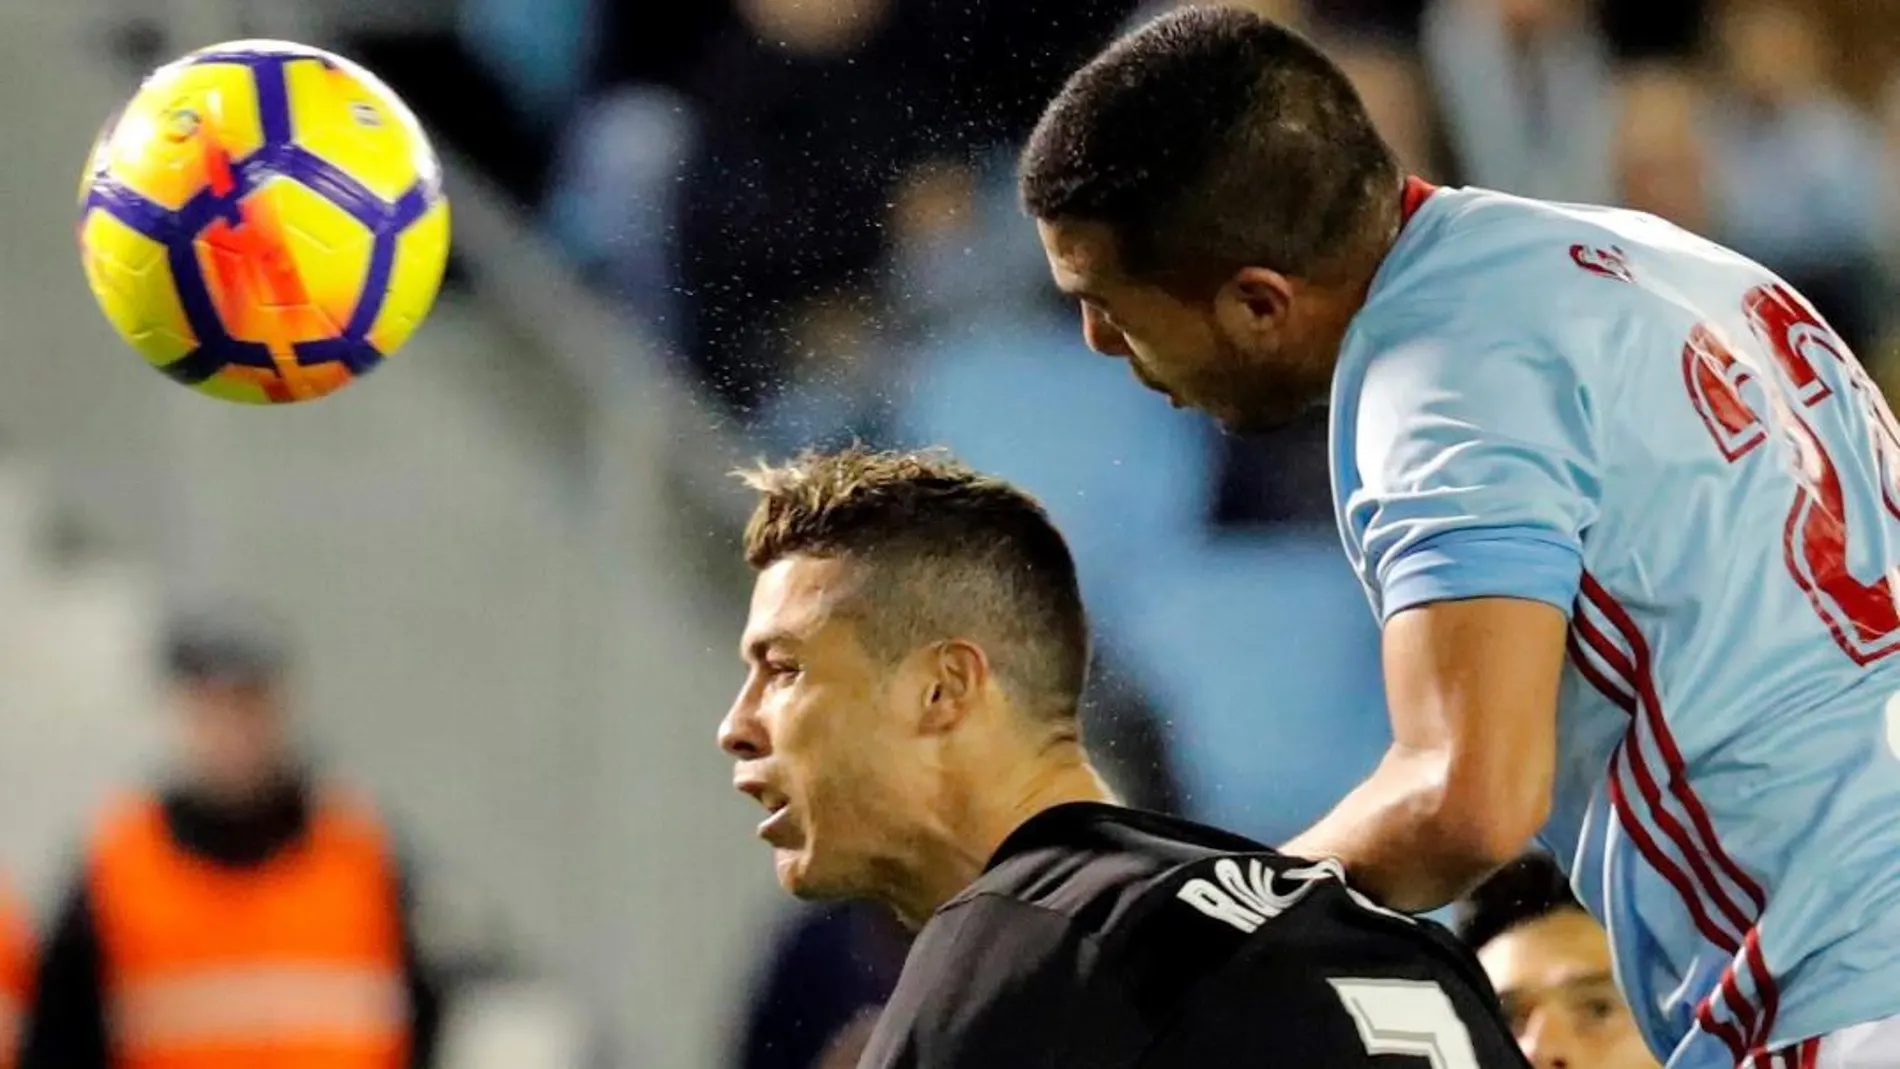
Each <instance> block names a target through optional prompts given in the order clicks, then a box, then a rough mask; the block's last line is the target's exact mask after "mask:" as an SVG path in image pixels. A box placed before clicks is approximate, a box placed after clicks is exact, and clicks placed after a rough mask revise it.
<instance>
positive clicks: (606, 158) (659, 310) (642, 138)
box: [542, 85, 696, 349]
mask: <svg viewBox="0 0 1900 1069" xmlns="http://www.w3.org/2000/svg"><path fill="white" fill-rule="evenodd" d="M695 132H696V125H695V120H694V113H693V111H692V110H691V107H690V105H689V104H688V102H687V101H686V100H685V98H683V97H681V96H680V95H679V94H677V93H675V92H673V91H671V90H668V89H664V88H661V87H658V86H646V85H641V86H627V87H624V88H620V89H615V90H613V91H610V92H608V93H605V94H602V95H601V96H598V97H596V98H594V99H592V100H590V101H588V102H587V103H586V104H585V105H583V106H581V107H580V108H579V109H578V110H577V112H576V113H575V114H574V116H573V118H572V120H571V121H570V122H569V123H568V124H567V127H566V129H565V130H564V131H563V132H562V134H561V138H560V143H559V145H558V146H557V147H556V149H555V153H554V158H553V161H552V163H551V166H550V172H551V173H550V174H549V177H548V192H547V199H546V200H545V201H544V203H543V205H542V215H543V218H544V222H545V224H546V226H547V229H548V232H549V233H550V234H551V235H552V236H553V238H554V240H555V241H556V242H558V243H559V244H560V245H561V246H562V248H563V249H564V250H565V251H566V252H567V254H568V256H569V257H570V258H572V260H573V261H574V263H575V266H577V267H578V268H579V269H580V270H581V272H582V274H583V275H584V276H585V277H586V278H587V280H588V281H589V282H590V283H591V284H592V285H594V286H596V287H598V288H599V289H601V290H604V291H605V292H606V293H608V294H609V295H611V296H613V297H614V298H615V299H617V300H618V301H620V302H621V303H622V305H623V306H625V308H626V309H627V311H628V313H629V314H631V315H633V316H634V317H635V318H636V319H638V320H639V321H640V322H641V323H642V324H643V325H644V326H645V327H646V329H647V330H648V331H649V332H650V334H651V335H652V337H653V338H654V340H655V341H656V342H659V343H661V344H664V345H666V346H667V347H668V348H669V349H675V348H677V347H678V346H679V345H680V344H681V342H682V341H683V336H682V333H681V325H680V323H679V308H678V298H677V295H676V292H675V291H676V290H677V288H678V287H677V286H676V285H675V280H674V256H675V251H676V250H675V246H674V242H673V237H674V234H673V230H674V226H673V223H674V219H675V218H676V217H677V215H678V213H679V205H680V188H681V187H680V177H681V171H682V168H683V167H684V166H685V162H686V159H687V156H688V155H689V153H690V151H691V147H692V144H693V137H694V135H695Z"/></svg>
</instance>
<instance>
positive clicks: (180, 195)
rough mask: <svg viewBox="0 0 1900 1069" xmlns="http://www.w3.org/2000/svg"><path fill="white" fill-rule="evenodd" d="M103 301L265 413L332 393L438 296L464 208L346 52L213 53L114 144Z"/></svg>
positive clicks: (181, 377) (411, 125)
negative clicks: (453, 227) (452, 216)
mask: <svg viewBox="0 0 1900 1069" xmlns="http://www.w3.org/2000/svg"><path fill="white" fill-rule="evenodd" d="M79 249H80V254H81V259H82V260H83V262H84V265H85V269H86V281H87V283H88V284H89V285H90V286H91V288H92V293H93V296H94V297H96V298H97V299H98V301H99V309H100V310H101V311H102V312H104V313H105V316H106V319H107V320H109V321H110V322H111V323H112V326H113V327H114V328H115V329H116V330H117V331H118V332H119V334H120V336H121V337H123V338H124V339H125V340H126V341H127V342H128V343H130V344H131V346H132V347H133V348H134V349H136V350H138V352H139V353H140V354H141V355H142V356H144V357H145V359H146V360H147V361H149V362H150V363H151V364H152V366H153V367H156V368H157V369H158V370H159V371H161V372H163V373H164V374H165V375H166V376H167V377H169V378H170V379H172V380H173V381H174V382H180V383H183V384H185V385H187V386H190V387H192V388H194V389H197V390H200V391H202V392H204V393H206V394H209V395H211V396H213V397H218V398H222V399H224V400H227V401H241V402H248V403H253V404H275V403H283V402H290V401H306V400H310V399H313V398H317V397H322V396H324V395H326V394H329V393H333V392H335V391H336V390H338V389H341V388H342V387H343V386H345V385H347V384H349V383H350V382H352V381H354V380H355V379H356V378H357V376H359V375H362V374H364V373H366V372H368V371H369V370H371V369H372V368H374V367H376V365H377V364H379V363H381V362H382V360H383V358H384V357H386V356H389V355H391V354H392V353H394V352H395V351H396V350H397V349H399V348H401V346H402V344H403V343H404V342H405V341H407V340H408V339H409V336H410V335H411V334H412V333H414V331H415V329H416V327H417V326H418V325H420V324H421V322H422V320H423V318H424V317H425V316H426V315H427V314H428V312H429V307H430V306H431V305H432V304H433V303H434V302H435V295H436V290H437V288H438V287H439V286H440V285H441V282H442V270H443V267H444V265H445V264H446V263H447V260H448V251H449V204H448V201H447V199H446V198H444V196H443V195H442V173H441V166H440V164H439V163H438V162H437V160H436V156H435V150H434V149H433V148H431V147H430V145H429V140H428V138H427V136H425V135H424V133H423V131H422V127H421V125H420V124H418V123H417V122H416V118H415V116H414V115H413V114H411V113H410V111H409V109H408V107H407V106H405V105H404V104H403V102H402V101H401V100H400V99H398V98H397V96H396V94H394V93H393V92H391V91H390V90H389V87H388V86H385V85H384V84H383V83H382V82H381V81H379V80H378V79H377V78H376V77H375V76H374V75H372V74H370V73H369V72H368V71H366V70H364V69H363V68H361V67H359V66H357V65H356V64H354V63H351V62H350V61H348V60H346V59H343V58H342V57H340V56H335V55H332V54H330V53H328V52H325V51H322V50H321V49H316V48H309V47H306V46H304V45H298V44H291V43H288V42H284V41H232V42H229V43H227V44H221V45H213V46H211V47H210V48H205V49H200V50H199V51H197V52H193V53H191V54H190V55H188V56H185V57H184V58H183V59H180V60H177V61H176V62H173V63H170V64H167V65H166V66H164V67H161V68H159V69H158V70H157V71H155V72H153V74H152V75H151V76H150V77H149V78H147V79H146V80H145V82H144V84H143V85H141V86H140V87H139V91H138V94H137V95H136V96H134V97H133V98H132V99H131V101H130V102H129V103H127V104H126V105H125V107H124V108H123V109H121V110H120V112H119V113H118V114H117V115H116V116H115V117H114V118H113V119H112V120H111V121H109V122H108V123H107V124H106V126H105V129H104V130H103V131H102V132H101V133H100V135H99V140H98V142H97V143H96V144H95V146H94V147H93V151H92V154H91V157H90V158H89V159H88V161H87V163H86V169H85V174H84V176H83V177H82V179H81V181H80V191H79Z"/></svg>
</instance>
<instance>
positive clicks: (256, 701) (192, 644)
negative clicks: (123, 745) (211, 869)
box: [165, 613, 295, 804]
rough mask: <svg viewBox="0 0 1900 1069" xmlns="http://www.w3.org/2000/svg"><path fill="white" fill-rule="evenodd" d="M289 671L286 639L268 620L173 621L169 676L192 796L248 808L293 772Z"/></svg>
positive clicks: (226, 616) (229, 616)
mask: <svg viewBox="0 0 1900 1069" xmlns="http://www.w3.org/2000/svg"><path fill="white" fill-rule="evenodd" d="M288 669H289V655H288V651H287V649H286V648H285V644H284V639H283V637H282V635H281V634H279V633H278V632H277V631H276V630H275V629H274V628H273V627H272V625H271V624H269V623H267V622H265V621H264V620H262V619H256V618H251V617H247V616H240V615H238V614H236V613H207V614H197V615H190V616H181V617H179V618H177V619H176V620H174V621H173V623H172V625H171V627H170V629H169V630H168V633H167V634H166V636H165V674H166V677H167V679H168V681H169V682H170V684H171V704H172V708H173V711H174V715H175V716H176V717H177V724H178V729H179V736H178V741H179V750H180V757H181V759H182V761H183V763H184V768H183V772H184V774H185V777H186V780H187V786H188V787H189V788H190V789H191V790H193V791H194V792H197V793H200V794H202V795H203V796H205V797H206V798H208V799H210V800H212V801H218V802H224V803H229V804H242V803H244V802H247V801H249V800H251V799H253V798H255V797H257V796H258V795H260V794H261V793H263V792H265V791H267V790H268V789H270V788H271V787H272V786H273V785H275V784H277V783H278V782H280V780H281V779H282V778H283V777H284V776H285V775H286V774H287V773H289V772H290V771H291V769H292V766H293V765H294V763H295V753H294V748H293V745H292V739H291V732H290V723H289V709H288V695H287V694H286V692H285V677H286V674H287V672H288Z"/></svg>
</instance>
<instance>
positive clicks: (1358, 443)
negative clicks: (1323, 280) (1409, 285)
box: [1347, 338, 1600, 620]
mask: <svg viewBox="0 0 1900 1069" xmlns="http://www.w3.org/2000/svg"><path fill="white" fill-rule="evenodd" d="M1358 402H1359V403H1358V406H1357V408H1356V425H1355V426H1354V427H1353V429H1352V442H1353V445H1354V454H1355V461H1356V465H1357V476H1358V483H1359V486H1358V489H1357V490H1355V491H1354V492H1353V493H1352V494H1351V496H1350V498H1349V501H1348V506H1347V518H1348V522H1349V524H1350V526H1351V533H1352V535H1353V536H1355V537H1356V539H1357V541H1358V543H1359V548H1360V549H1361V551H1362V552H1363V557H1364V562H1365V570H1366V573H1367V575H1368V578H1369V579H1370V581H1371V582H1372V583H1373V584H1374V587H1375V589H1376V591H1377V593H1378V604H1379V606H1380V615H1381V619H1382V620H1384V619H1390V618H1391V617H1392V616H1393V615H1394V614H1396V613H1399V612H1402V611H1404V610H1405V609H1409V608H1412V607H1414V606H1418V605H1423V604H1427V603H1430V602H1436V601H1454V600H1460V599H1465V598H1478V597H1513V598H1523V599H1527V600H1531V601H1541V602H1546V603H1549V604H1551V605H1555V606H1557V607H1558V608H1560V609H1562V610H1564V611H1565V612H1569V611H1570V607H1571V604H1572V602H1574V601H1575V599H1576V595H1577V585H1578V582H1579V579H1580V577H1581V575H1582V570H1583V536H1584V532H1585V531H1587V530H1588V529H1589V527H1590V525H1591V524H1592V522H1594V520H1595V518H1596V508H1597V501H1598V499H1599V493H1600V489H1599V483H1598V466H1597V457H1598V449H1597V445H1596V441H1595V433H1594V425H1593V420H1592V418H1591V395H1590V392H1589V390H1588V388H1587V386H1586V384H1585V382H1584V381H1583V377H1582V376H1581V375H1580V373H1579V371H1578V369H1577V367H1576V365H1575V364H1574V363H1573V362H1572V361H1571V360H1569V359H1567V358H1566V357H1565V356H1563V355H1562V354H1560V353H1556V352H1551V351H1549V350H1548V349H1547V348H1545V347H1542V346H1539V345H1527V346H1525V347H1522V348H1518V347H1512V346H1509V345H1505V344H1500V343H1485V342H1479V343H1470V342H1466V343H1462V344H1461V343H1458V342H1453V341H1449V340H1444V339H1435V338H1434V339H1424V340H1415V341H1409V342H1407V343H1405V344H1404V345H1401V346H1398V347H1395V348H1392V349H1389V350H1386V351H1384V352H1382V353H1379V354H1378V355H1376V356H1375V357H1373V359H1372V360H1371V361H1370V363H1369V365H1368V366H1367V369H1366V372H1365V376H1364V379H1363V383H1362V386H1361V392H1360V395H1359V399H1358Z"/></svg>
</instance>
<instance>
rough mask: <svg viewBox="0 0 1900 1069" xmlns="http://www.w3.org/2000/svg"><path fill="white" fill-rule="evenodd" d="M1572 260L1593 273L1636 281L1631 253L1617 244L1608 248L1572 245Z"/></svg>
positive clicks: (1621, 280) (1626, 280) (1620, 280)
mask: <svg viewBox="0 0 1900 1069" xmlns="http://www.w3.org/2000/svg"><path fill="white" fill-rule="evenodd" d="M1570 260H1571V262H1572V263H1574V264H1576V265H1577V266H1578V267H1581V268H1583V269H1584V270H1585V271H1588V272H1590V273H1591V274H1593V275H1600V276H1602V277H1604V278H1613V279H1615V280H1616V281H1618V282H1635V281H1636V275H1635V273H1634V272H1632V271H1631V270H1630V262H1629V254H1628V253H1626V252H1624V251H1623V250H1622V249H1621V248H1619V247H1618V246H1615V245H1612V246H1610V247H1609V248H1607V249H1602V248H1596V247H1594V246H1591V245H1572V246H1570Z"/></svg>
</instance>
